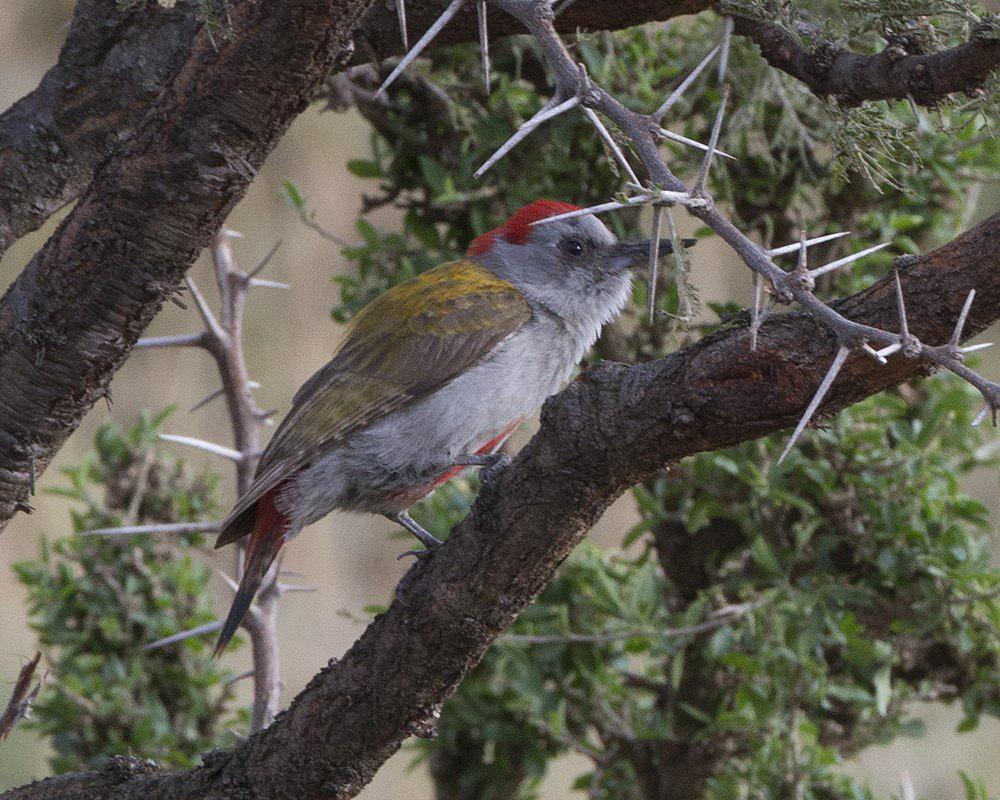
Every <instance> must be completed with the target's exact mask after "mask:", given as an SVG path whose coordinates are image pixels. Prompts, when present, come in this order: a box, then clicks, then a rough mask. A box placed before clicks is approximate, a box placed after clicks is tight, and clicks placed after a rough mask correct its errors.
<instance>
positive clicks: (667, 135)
mask: <svg viewBox="0 0 1000 800" xmlns="http://www.w3.org/2000/svg"><path fill="white" fill-rule="evenodd" d="M658 132H659V134H660V136H662V137H663V138H664V139H671V140H673V141H675V142H680V143H681V144H686V145H688V146H689V147H696V148H697V149H699V150H708V145H707V144H702V143H701V142H699V141H696V140H695V139H688V137H687V136H681V135H680V134H679V133H674V132H673V131H668V130H667V129H666V128H660V130H659V131H658ZM715 154H716V155H717V156H722V157H723V158H731V159H732V160H733V161H738V160H739V159H737V158H736V156H733V155H730V154H729V153H724V152H722V150H716V151H715Z"/></svg>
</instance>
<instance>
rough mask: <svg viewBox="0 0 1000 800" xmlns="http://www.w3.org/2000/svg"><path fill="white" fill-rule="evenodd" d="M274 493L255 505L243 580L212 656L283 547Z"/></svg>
mask: <svg viewBox="0 0 1000 800" xmlns="http://www.w3.org/2000/svg"><path fill="white" fill-rule="evenodd" d="M276 495H277V489H272V490H270V491H269V492H266V493H264V494H263V495H261V497H260V499H259V500H258V501H257V503H256V508H255V511H256V513H255V518H254V526H253V530H252V531H250V538H249V539H248V540H247V548H246V556H245V559H244V563H243V578H242V580H240V586H239V589H237V591H236V596H235V597H234V598H233V604H232V605H231V606H230V607H229V614H228V616H227V617H226V621H225V622H224V623H223V625H222V631H221V632H220V633H219V640H218V641H217V642H216V644H215V651H214V653H213V655H214V656H218V655H219V653H221V652H222V651H223V650H225V649H226V645H227V644H229V640H230V639H232V638H233V634H234V633H236V629H237V628H238V627H239V626H240V622H241V621H242V619H243V616H244V615H245V614H246V613H247V609H248V608H250V603H252V602H253V598H254V595H256V594H257V589H258V588H259V587H260V584H261V581H263V580H264V576H265V575H266V574H267V570H268V569H269V568H270V566H271V563H272V562H273V561H274V559H275V557H276V556H277V555H278V551H279V550H280V549H281V546H282V545H283V544H284V543H285V529H286V525H287V524H288V518H287V517H286V516H285V515H284V514H283V513H282V512H281V511H280V510H279V509H278V507H277V506H276V505H275V502H274V500H275V496H276Z"/></svg>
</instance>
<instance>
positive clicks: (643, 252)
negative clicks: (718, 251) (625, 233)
mask: <svg viewBox="0 0 1000 800" xmlns="http://www.w3.org/2000/svg"><path fill="white" fill-rule="evenodd" d="M697 242H698V240H697V239H681V244H682V245H684V248H685V249H687V248H688V247H691V246H693V245H695V244H697ZM649 246H650V240H649V239H646V240H645V241H639V242H617V243H616V244H613V245H611V247H610V248H609V253H608V255H609V256H610V257H611V259H612V260H614V261H615V262H617V265H618V266H620V267H622V268H625V269H628V268H629V267H633V266H635V265H636V264H640V263H642V262H644V261H647V260H648V259H649ZM672 252H674V244H673V242H672V241H671V240H670V239H660V258H663V256H666V255H669V254H670V253H672Z"/></svg>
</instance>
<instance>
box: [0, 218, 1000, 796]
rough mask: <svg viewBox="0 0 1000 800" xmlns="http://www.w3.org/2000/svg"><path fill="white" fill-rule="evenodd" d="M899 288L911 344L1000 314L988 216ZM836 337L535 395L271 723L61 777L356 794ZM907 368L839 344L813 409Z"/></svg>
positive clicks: (692, 352) (154, 789)
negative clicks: (644, 498) (153, 760)
mask: <svg viewBox="0 0 1000 800" xmlns="http://www.w3.org/2000/svg"><path fill="white" fill-rule="evenodd" d="M903 283H904V289H905V292H906V299H907V306H908V309H909V316H910V330H911V331H912V332H913V333H914V334H915V335H917V336H919V337H920V338H921V339H922V340H924V341H927V342H943V341H946V340H947V338H948V336H949V334H950V333H951V329H952V326H953V325H954V321H955V318H956V316H957V315H958V312H959V309H960V308H961V306H962V304H963V302H964V300H965V296H966V294H967V292H968V291H969V289H971V288H976V289H977V291H978V294H977V297H976V303H975V305H974V306H973V309H972V313H971V315H970V317H969V322H968V325H967V333H968V335H970V336H971V335H972V334H974V333H976V332H978V331H980V330H982V329H983V328H984V327H985V326H987V325H988V324H990V323H991V322H993V321H994V320H996V319H997V318H998V317H1000V215H995V216H993V217H991V218H990V219H988V220H986V221H985V222H983V223H982V224H980V225H979V226H977V227H976V228H975V229H973V230H972V231H970V232H969V233H967V234H965V235H963V236H961V237H960V238H959V239H957V240H955V241H954V242H952V243H951V244H949V245H946V246H945V247H942V248H939V249H938V250H936V251H934V252H933V253H930V254H928V255H927V256H924V257H922V258H920V259H918V260H917V261H916V262H915V263H914V264H913V265H912V266H910V267H909V268H908V269H907V271H906V274H905V277H904V281H903ZM893 292H894V289H893V285H892V282H891V281H889V280H883V281H881V282H880V283H878V284H876V285H875V286H873V287H872V288H870V289H868V290H867V291H865V292H861V293H860V294H858V295H855V296H853V297H850V298H847V299H845V300H844V301H842V302H841V303H839V304H838V309H839V310H840V311H842V312H843V313H845V314H847V315H848V316H849V317H850V318H852V319H854V320H857V321H859V322H864V323H867V324H871V325H877V326H882V327H886V328H892V327H894V326H895V324H896V306H895V298H894V294H893ZM836 348H837V344H836V342H835V341H834V340H833V338H832V336H831V335H830V334H829V333H828V332H827V331H826V330H825V329H824V328H822V327H820V326H819V325H818V324H817V323H816V322H815V321H813V320H812V318H810V317H808V316H807V315H805V314H801V313H791V314H786V315H783V316H780V317H775V318H774V319H772V320H771V321H770V322H768V323H766V324H765V325H764V327H763V329H762V331H761V339H760V342H759V346H758V349H757V351H756V352H750V351H749V347H748V332H747V330H746V329H745V328H736V329H727V330H723V331H721V332H719V333H718V334H716V335H714V336H712V337H710V338H708V339H706V340H705V341H703V342H700V343H698V344H696V345H694V346H691V347H689V348H686V349H685V350H683V351H681V352H679V353H676V354H674V355H671V356H669V357H667V358H663V359H660V360H659V361H655V362H651V363H649V364H642V365H636V366H626V365H623V364H609V363H606V364H601V365H598V366H597V367H595V368H594V369H592V370H590V372H588V373H587V374H586V375H585V376H584V377H583V378H582V379H581V380H578V381H575V382H574V383H573V384H571V385H570V386H569V387H568V388H567V389H566V390H565V391H563V392H562V393H561V394H559V395H558V396H556V397H555V398H553V399H552V400H550V401H549V402H547V403H546V405H545V409H544V411H543V414H542V426H541V429H540V430H539V433H538V435H536V436H535V437H534V438H533V439H532V440H531V442H530V443H529V444H528V446H527V447H525V449H524V450H523V451H522V452H521V453H520V454H519V455H518V456H517V458H516V459H515V461H514V463H513V464H512V465H511V467H510V468H509V469H508V470H506V471H505V472H503V473H502V474H501V475H500V476H499V477H498V478H497V480H496V481H495V482H494V483H493V484H491V485H490V486H488V487H486V488H484V490H483V492H482V493H481V495H480V497H479V499H478V500H477V502H476V504H475V506H474V507H473V509H472V512H471V514H470V515H469V517H468V519H466V520H465V521H464V522H462V523H461V524H460V525H458V526H457V527H456V528H455V530H454V531H453V532H452V536H451V538H450V539H449V540H448V542H447V543H446V544H445V546H444V547H443V548H442V549H441V550H440V551H438V553H437V554H436V555H435V556H434V557H433V558H431V559H429V560H427V561H426V562H423V563H419V564H416V565H415V566H414V567H413V568H412V569H411V571H410V572H409V573H408V574H407V576H406V577H405V578H404V580H403V582H402V584H401V586H400V598H399V599H397V601H396V602H394V603H393V604H392V606H391V607H390V608H389V610H388V611H387V612H386V613H384V614H382V615H380V616H379V617H378V618H377V619H376V620H375V621H374V622H373V623H372V624H371V625H370V626H369V627H368V629H367V630H366V631H365V632H364V634H363V635H362V636H361V638H360V639H359V640H358V641H357V642H356V643H355V644H354V646H353V647H352V648H351V649H350V650H349V651H348V652H347V653H346V654H345V655H344V657H343V658H342V659H341V660H340V661H332V662H331V663H330V664H329V665H328V666H327V667H326V668H325V669H324V670H322V671H321V672H320V673H319V674H318V675H316V676H315V677H314V678H313V679H312V681H310V683H309V685H308V686H307V687H306V688H305V689H304V690H303V691H302V693H301V694H300V695H299V696H298V697H297V698H296V699H295V700H294V701H293V703H292V705H291V706H290V708H289V709H288V711H286V712H284V713H283V714H281V715H280V716H279V717H278V719H277V720H276V721H275V723H274V724H273V725H272V726H271V727H270V728H268V729H266V730H265V731H263V732H262V733H260V734H257V735H255V736H253V737H251V738H250V739H249V740H248V741H246V742H245V743H243V744H241V745H239V746H238V747H236V748H235V749H234V750H232V751H230V752H228V753H215V754H212V755H211V756H210V757H209V758H208V759H207V765H206V766H205V767H202V768H200V769H197V770H193V771H191V772H188V773H181V774H173V775H171V774H157V775H143V776H138V777H130V776H127V775H126V776H125V777H124V778H123V779H121V780H113V779H108V778H107V777H106V776H101V775H95V774H93V773H88V774H86V775H81V776H78V777H77V779H76V780H77V781H79V782H83V783H85V785H86V786H87V787H88V789H87V791H88V792H89V794H88V796H89V797H92V798H95V800H101V798H116V799H117V798H122V799H126V798H127V799H128V800H132V798H134V799H135V800H159V798H170V800H182V798H195V797H197V798H206V799H210V798H241V800H242V798H260V799H261V800H264V799H265V798H267V800H284V799H285V798H288V799H289V800H291V799H292V798H295V799H296V800H298V799H299V798H302V797H309V798H316V800H325V799H326V798H337V799H338V800H341V799H342V798H349V797H353V796H354V795H356V794H357V792H358V791H360V789H361V788H362V787H363V786H364V785H365V784H366V783H367V782H368V781H369V780H370V779H371V777H372V775H373V774H374V773H375V771H376V770H377V769H378V768H379V767H380V766H381V764H382V763H383V762H384V761H385V759H386V758H388V757H389V756H390V755H391V754H392V753H394V752H395V751H396V750H397V749H398V748H399V746H400V744H401V743H402V741H403V740H404V739H406V738H407V737H408V736H409V735H411V734H412V733H415V732H426V731H428V730H432V729H433V723H434V718H435V715H436V713H437V711H436V710H437V709H438V708H439V707H440V704H441V702H442V701H443V700H445V699H446V698H447V697H448V696H449V695H450V694H451V693H452V692H453V691H454V689H455V687H456V686H457V685H458V682H459V681H460V680H461V678H462V676H463V675H464V674H465V673H466V672H467V671H468V670H469V669H470V668H471V667H472V666H474V665H475V664H476V663H477V662H478V660H479V659H480V658H481V657H482V655H483V653H484V652H485V650H486V648H487V647H489V645H490V644H491V643H492V641H493V640H494V639H495V638H496V637H497V636H498V635H499V634H500V633H502V632H503V631H504V630H505V629H506V628H507V627H508V626H509V625H510V624H511V623H512V622H513V620H514V619H515V618H516V617H517V615H518V614H519V613H520V612H521V611H522V610H523V609H524V608H525V607H526V606H527V605H528V604H529V603H530V602H531V601H532V600H534V598H535V597H536V596H537V595H538V593H539V592H540V591H541V590H542V588H544V586H545V585H546V583H547V582H548V581H549V579H550V578H551V577H552V574H553V572H554V571H555V569H556V567H558V565H559V564H560V563H561V562H562V560H563V559H564V558H565V557H566V556H567V555H568V554H569V552H570V550H572V548H573V547H574V546H575V545H576V544H577V543H578V542H579V541H580V539H581V538H582V537H583V535H584V534H585V532H586V531H587V530H588V529H589V527H590V526H591V525H592V524H593V523H594V522H595V521H596V520H597V518H598V517H599V516H600V514H601V513H602V512H603V511H604V509H605V508H607V506H608V505H609V504H610V503H611V502H612V501H613V500H614V499H615V498H616V497H617V496H618V495H620V494H621V493H622V492H623V491H624V490H625V489H626V488H627V487H629V486H631V485H632V484H634V483H636V482H637V481H639V480H641V479H643V478H644V477H646V476H648V475H650V474H651V473H652V472H654V471H656V470H658V469H660V468H662V466H663V465H664V464H665V463H666V462H669V461H673V460H675V459H678V458H681V457H683V456H685V455H690V454H692V453H696V452H699V451H702V450H708V449H714V448H719V447H724V446H727V445H731V444H735V443H736V442H739V441H743V440H746V439H751V438H755V437H758V436H761V435H763V434H766V433H770V432H773V431H776V430H779V429H781V428H784V427H786V426H788V425H790V424H792V423H793V422H794V421H795V419H796V418H797V417H798V416H799V415H800V414H801V413H802V410H803V409H804V407H805V406H806V404H807V403H808V401H809V399H810V397H811V395H812V393H813V391H814V390H815V388H816V386H817V385H818V384H819V382H820V380H821V379H822V377H823V374H824V373H825V371H826V367H827V364H828V363H829V361H830V359H831V358H832V357H833V354H834V352H835V351H836ZM920 369H921V367H920V366H919V365H918V364H917V363H916V362H914V361H911V360H908V359H906V358H904V357H902V356H896V357H894V358H892V359H890V361H889V364H888V365H887V366H879V365H877V364H876V363H875V362H874V361H872V360H871V359H870V358H868V357H867V356H864V355H857V356H852V357H851V358H850V359H849V360H848V362H847V364H846V365H845V367H844V370H843V371H842V373H841V377H840V378H839V380H838V381H837V382H836V384H835V385H834V387H833V389H832V390H831V392H830V394H829V396H828V397H829V399H828V401H827V402H826V403H825V404H824V410H825V411H827V412H832V411H835V410H837V409H840V408H843V407H845V406H847V405H850V404H851V403H854V402H857V401H858V400H860V399H862V398H863V397H866V396H868V395H870V394H873V393H875V392H878V391H881V390H883V389H885V388H887V387H889V386H892V385H894V384H898V383H900V382H901V381H904V380H906V379H907V378H909V377H911V376H913V375H914V374H916V373H917V372H919V371H920ZM116 768H118V769H121V766H120V765H119V766H118V767H116ZM78 796H80V795H79V794H78V793H77V783H76V782H74V779H73V778H70V777H63V778H59V779H54V780H51V781H43V782H41V783H38V784H33V785H32V786H29V787H25V788H23V789H18V790H14V791H12V792H9V793H8V794H6V795H5V796H4V797H5V798H6V800H35V798H43V797H44V798H46V800H60V799H61V798H71V797H78Z"/></svg>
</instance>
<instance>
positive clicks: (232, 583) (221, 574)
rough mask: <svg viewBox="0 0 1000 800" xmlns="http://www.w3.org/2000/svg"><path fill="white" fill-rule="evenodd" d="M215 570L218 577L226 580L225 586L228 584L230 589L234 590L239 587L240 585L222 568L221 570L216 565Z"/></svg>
mask: <svg viewBox="0 0 1000 800" xmlns="http://www.w3.org/2000/svg"><path fill="white" fill-rule="evenodd" d="M215 572H216V573H217V574H218V576H219V577H220V578H222V580H224V581H225V582H226V586H228V587H229V588H230V589H231V590H232V591H234V592H235V591H237V590H238V589H239V588H240V585H239V584H238V583H237V582H236V581H234V580H233V579H232V577H230V576H229V575H228V574H227V573H226V572H225V571H224V570H221V569H219V568H218V567H216V568H215Z"/></svg>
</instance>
